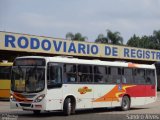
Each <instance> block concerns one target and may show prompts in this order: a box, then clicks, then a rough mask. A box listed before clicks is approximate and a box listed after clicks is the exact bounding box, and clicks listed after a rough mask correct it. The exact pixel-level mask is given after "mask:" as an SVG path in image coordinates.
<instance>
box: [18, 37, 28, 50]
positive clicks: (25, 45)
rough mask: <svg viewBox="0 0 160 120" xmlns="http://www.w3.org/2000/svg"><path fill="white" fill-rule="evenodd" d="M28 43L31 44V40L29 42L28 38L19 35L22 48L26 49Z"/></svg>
mask: <svg viewBox="0 0 160 120" xmlns="http://www.w3.org/2000/svg"><path fill="white" fill-rule="evenodd" d="M23 41H24V44H23ZM28 44H29V42H28V39H27V38H26V37H19V38H18V46H19V47H20V48H23V49H25V48H27V47H28Z"/></svg>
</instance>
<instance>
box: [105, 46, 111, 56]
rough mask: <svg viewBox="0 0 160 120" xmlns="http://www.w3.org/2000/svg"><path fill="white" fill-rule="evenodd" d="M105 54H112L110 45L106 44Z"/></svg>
mask: <svg viewBox="0 0 160 120" xmlns="http://www.w3.org/2000/svg"><path fill="white" fill-rule="evenodd" d="M105 55H111V48H110V47H109V46H105Z"/></svg>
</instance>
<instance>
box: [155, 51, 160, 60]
mask: <svg viewBox="0 0 160 120" xmlns="http://www.w3.org/2000/svg"><path fill="white" fill-rule="evenodd" d="M156 59H157V60H160V52H157V55H156Z"/></svg>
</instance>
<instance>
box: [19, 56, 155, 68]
mask: <svg viewBox="0 0 160 120" xmlns="http://www.w3.org/2000/svg"><path fill="white" fill-rule="evenodd" d="M21 58H43V59H45V60H46V62H56V63H75V64H86V65H87V64H88V65H104V66H105V65H106V66H118V67H130V68H149V69H155V65H154V64H152V65H147V64H135V63H131V62H123V61H101V60H86V59H78V58H72V57H67V56H65V57H64V56H55V57H43V56H24V57H17V58H16V59H21Z"/></svg>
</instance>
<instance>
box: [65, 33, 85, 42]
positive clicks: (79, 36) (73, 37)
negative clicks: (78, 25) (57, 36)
mask: <svg viewBox="0 0 160 120" xmlns="http://www.w3.org/2000/svg"><path fill="white" fill-rule="evenodd" d="M66 39H69V40H75V41H85V40H86V39H87V37H86V36H82V34H81V33H75V34H73V33H71V32H68V33H67V34H66Z"/></svg>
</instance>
